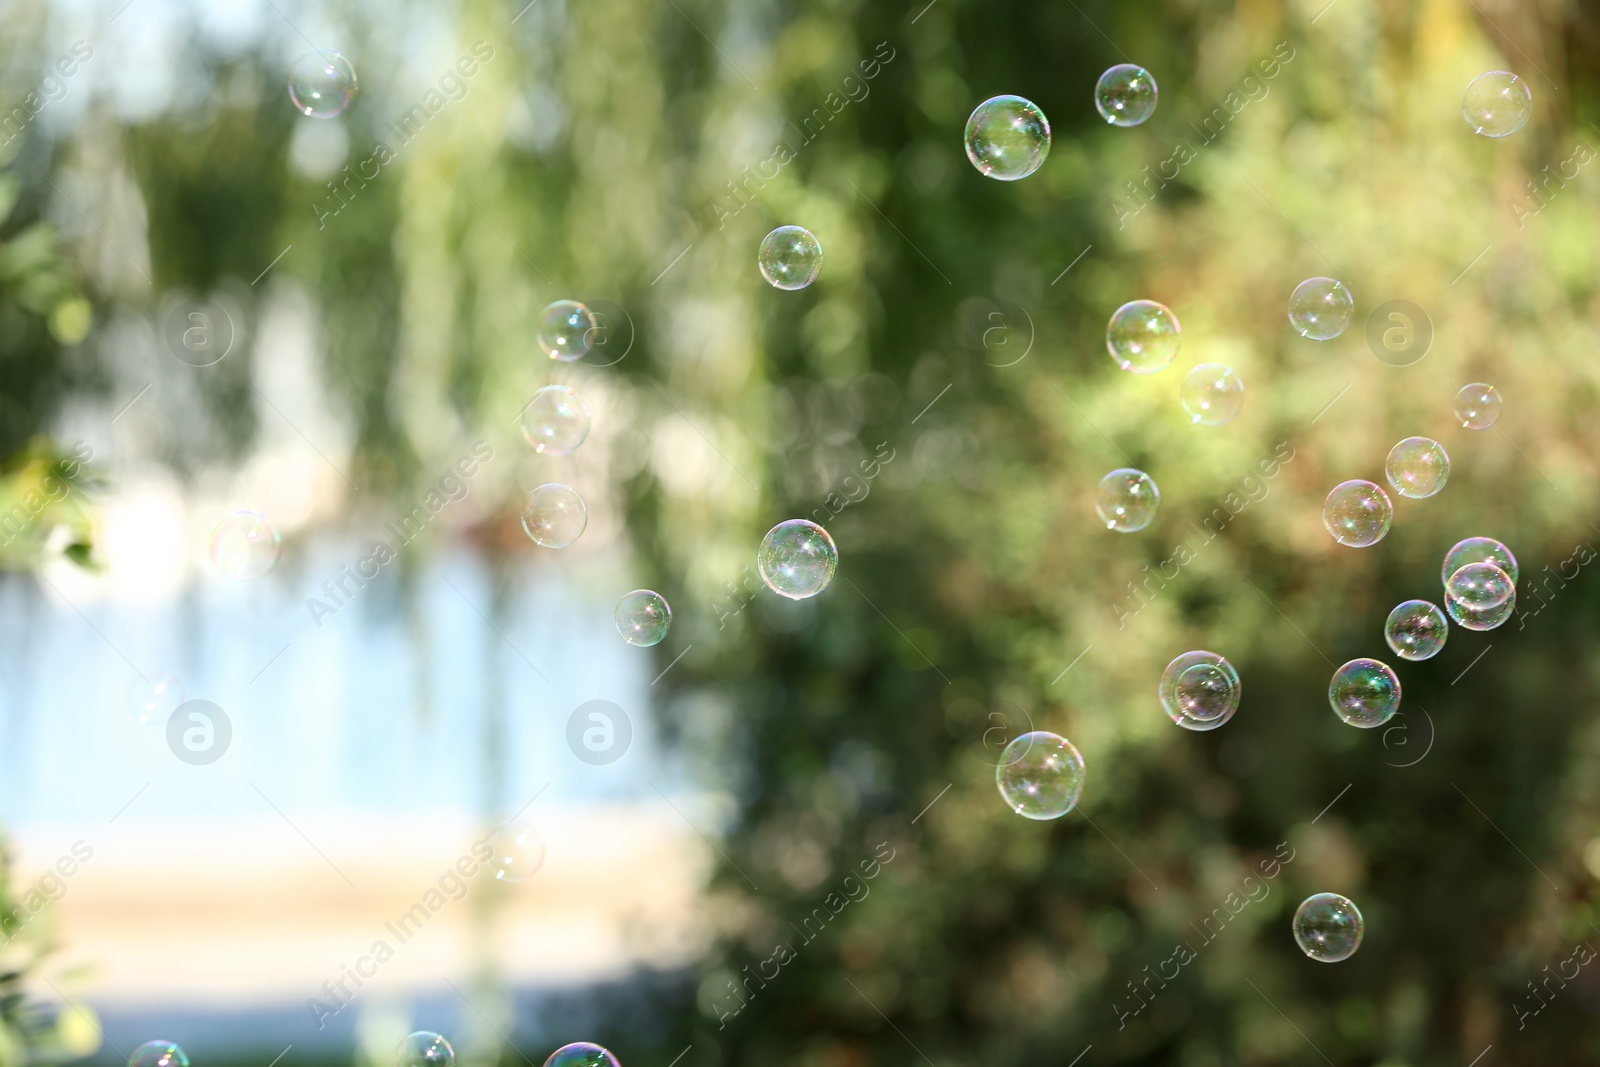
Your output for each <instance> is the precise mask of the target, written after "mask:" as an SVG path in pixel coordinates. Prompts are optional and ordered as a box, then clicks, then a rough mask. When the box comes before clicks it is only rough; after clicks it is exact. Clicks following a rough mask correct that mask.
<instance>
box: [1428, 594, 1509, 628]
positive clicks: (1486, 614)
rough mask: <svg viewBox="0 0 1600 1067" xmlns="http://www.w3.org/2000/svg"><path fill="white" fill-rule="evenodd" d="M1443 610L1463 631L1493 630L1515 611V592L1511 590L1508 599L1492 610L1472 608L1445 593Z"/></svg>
mask: <svg viewBox="0 0 1600 1067" xmlns="http://www.w3.org/2000/svg"><path fill="white" fill-rule="evenodd" d="M1444 609H1445V610H1446V611H1448V612H1449V613H1450V617H1451V618H1452V619H1454V620H1455V621H1456V625H1457V626H1460V627H1461V628H1462V629H1463V630H1493V629H1494V628H1495V627H1496V626H1499V625H1500V624H1501V623H1503V622H1505V621H1506V620H1507V619H1509V618H1511V616H1512V614H1513V613H1514V612H1515V611H1516V610H1517V592H1516V589H1515V588H1513V589H1512V591H1511V595H1510V596H1509V597H1507V598H1506V599H1505V600H1504V601H1502V602H1501V603H1499V604H1497V605H1495V606H1494V607H1492V608H1474V607H1471V606H1469V605H1467V604H1463V603H1462V602H1461V601H1459V600H1457V599H1456V598H1455V597H1453V596H1450V595H1449V594H1448V593H1447V594H1445V598H1444Z"/></svg>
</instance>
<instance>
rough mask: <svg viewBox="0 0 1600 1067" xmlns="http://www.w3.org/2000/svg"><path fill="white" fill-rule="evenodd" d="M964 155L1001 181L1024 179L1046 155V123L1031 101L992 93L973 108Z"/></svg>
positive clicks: (1048, 133)
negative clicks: (993, 95) (992, 94)
mask: <svg viewBox="0 0 1600 1067" xmlns="http://www.w3.org/2000/svg"><path fill="white" fill-rule="evenodd" d="M964 138H965V141H966V145H967V158H968V159H970V160H972V165H973V166H974V167H977V168H978V170H979V171H980V172H982V173H983V174H987V175H988V176H989V177H991V178H997V179H999V180H1000V181H1003V182H1014V181H1016V180H1017V179H1019V178H1026V177H1027V176H1028V175H1030V174H1032V173H1033V172H1034V171H1036V170H1038V169H1039V166H1040V164H1042V163H1043V162H1044V157H1045V156H1047V155H1049V154H1050V123H1049V120H1047V119H1046V118H1045V117H1044V112H1043V111H1040V110H1039V109H1038V108H1037V107H1035V106H1034V105H1033V103H1032V102H1031V101H1028V100H1024V99H1023V98H1022V97H1020V96H995V97H991V98H989V99H988V100H985V101H984V102H983V103H981V104H979V105H978V106H977V107H975V108H973V110H972V115H971V116H970V117H969V118H968V119H967V130H966V134H965V135H964Z"/></svg>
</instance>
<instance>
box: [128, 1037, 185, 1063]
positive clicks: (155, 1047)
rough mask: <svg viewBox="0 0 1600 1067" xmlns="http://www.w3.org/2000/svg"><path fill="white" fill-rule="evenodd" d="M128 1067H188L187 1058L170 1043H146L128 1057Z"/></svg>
mask: <svg viewBox="0 0 1600 1067" xmlns="http://www.w3.org/2000/svg"><path fill="white" fill-rule="evenodd" d="M128 1067H189V1057H188V1055H187V1054H185V1053H184V1051H183V1049H181V1048H179V1047H178V1046H177V1045H175V1044H173V1043H172V1042H171V1041H146V1042H145V1043H144V1044H142V1045H140V1046H139V1047H138V1048H136V1049H134V1050H133V1055H132V1056H129V1057H128Z"/></svg>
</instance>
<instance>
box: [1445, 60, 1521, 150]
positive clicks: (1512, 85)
mask: <svg viewBox="0 0 1600 1067" xmlns="http://www.w3.org/2000/svg"><path fill="white" fill-rule="evenodd" d="M1532 114H1533V93H1531V92H1529V91H1528V83H1527V82H1525V81H1523V80H1522V79H1521V78H1519V77H1517V76H1516V75H1515V74H1512V73H1511V72H1510V71H1508V70H1491V71H1490V72H1489V73H1487V74H1480V75H1478V76H1477V77H1476V78H1473V79H1472V81H1471V83H1469V84H1468V85H1467V93H1466V95H1465V96H1463V97H1462V98H1461V115H1462V117H1463V118H1465V119H1466V120H1467V125H1468V126H1471V127H1472V132H1473V133H1476V134H1479V135H1481V136H1483V137H1509V136H1511V135H1512V134H1514V133H1516V132H1517V131H1518V130H1520V129H1522V127H1524V126H1526V125H1527V124H1528V118H1529V117H1530V116H1531V115H1532Z"/></svg>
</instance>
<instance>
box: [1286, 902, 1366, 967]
mask: <svg viewBox="0 0 1600 1067" xmlns="http://www.w3.org/2000/svg"><path fill="white" fill-rule="evenodd" d="M1365 930H1366V925H1365V923H1363V922H1362V920H1361V912H1360V911H1358V910H1356V906H1355V905H1354V904H1352V903H1351V902H1350V898H1349V897H1341V896H1340V895H1339V894H1338V893H1318V894H1316V895H1315V896H1310V897H1307V898H1306V899H1305V902H1304V903H1302V904H1301V905H1300V907H1299V908H1297V909H1296V910H1295V913H1294V940H1295V944H1297V945H1299V946H1300V951H1301V952H1304V953H1305V954H1306V955H1307V956H1310V957H1311V958H1312V959H1314V960H1316V961H1318V962H1319V963H1338V962H1339V961H1340V960H1347V959H1349V958H1350V957H1351V956H1353V955H1355V951H1356V949H1358V948H1360V947H1361V935H1362V934H1363V933H1364V932H1365Z"/></svg>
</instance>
